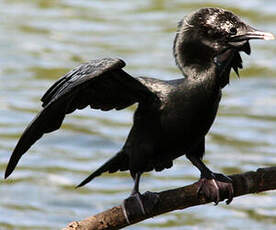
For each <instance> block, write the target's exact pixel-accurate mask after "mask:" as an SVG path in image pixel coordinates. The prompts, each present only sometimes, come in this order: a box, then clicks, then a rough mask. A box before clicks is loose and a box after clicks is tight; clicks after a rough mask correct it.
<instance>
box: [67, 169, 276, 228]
mask: <svg viewBox="0 0 276 230" xmlns="http://www.w3.org/2000/svg"><path fill="white" fill-rule="evenodd" d="M229 177H230V178H231V179H232V180H233V187H234V197H237V196H242V195H245V194H250V193H258V192H262V191H267V190H273V189H276V167H271V168H259V169H258V170H257V171H255V172H254V171H251V172H246V173H243V174H236V175H231V176H229ZM197 188H198V185H197V183H194V184H191V185H188V186H185V187H182V188H177V189H172V190H167V191H163V192H160V193H158V194H159V196H160V201H159V203H158V204H157V205H156V206H155V207H154V210H153V211H152V213H150V214H148V215H138V214H134V216H131V220H132V221H131V224H135V223H137V222H140V221H142V220H145V219H148V218H150V217H153V216H157V215H160V214H162V213H166V212H170V211H173V210H177V209H184V208H188V207H192V206H196V205H201V204H206V203H209V202H210V201H208V200H206V199H205V198H204V197H203V196H202V195H199V196H197ZM220 195H221V201H222V200H224V199H226V198H227V194H226V192H224V191H222V192H221V194H220ZM128 225H130V224H129V223H128V222H127V220H126V218H125V215H124V213H123V209H122V207H121V206H116V207H113V208H111V209H109V210H106V211H104V212H102V213H99V214H97V215H95V216H91V217H88V218H86V219H84V220H81V221H75V222H72V223H70V224H69V225H68V226H67V227H65V228H64V229H63V230H116V229H121V228H123V227H126V226H128Z"/></svg>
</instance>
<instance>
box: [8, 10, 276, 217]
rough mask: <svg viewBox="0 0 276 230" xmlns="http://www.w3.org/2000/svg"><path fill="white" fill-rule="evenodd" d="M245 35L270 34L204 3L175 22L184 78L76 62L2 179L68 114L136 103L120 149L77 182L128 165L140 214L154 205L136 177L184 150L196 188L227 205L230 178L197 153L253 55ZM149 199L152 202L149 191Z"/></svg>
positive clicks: (51, 92) (114, 62) (114, 63)
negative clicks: (232, 78) (224, 194)
mask: <svg viewBox="0 0 276 230" xmlns="http://www.w3.org/2000/svg"><path fill="white" fill-rule="evenodd" d="M250 39H264V40H271V39H274V36H273V35H272V34H271V33H265V32H260V31H258V30H256V29H254V28H252V27H251V26H249V25H247V24H245V23H244V22H243V21H241V20H240V18H239V17H237V16H236V15H234V14H233V13H232V12H230V11H226V10H223V9H219V8H202V9H199V10H197V11H196V12H194V13H192V14H190V15H188V16H187V17H185V18H184V19H183V20H182V21H181V22H180V23H179V26H178V31H177V34H176V38H175V41H174V46H173V53H174V57H175V61H176V64H177V66H178V67H179V69H180V70H181V72H182V74H183V76H184V78H180V79H176V80H166V81H165V80H158V79H154V78H147V77H137V78H134V77H132V76H131V75H129V74H128V73H127V72H125V71H124V70H123V67H124V66H125V63H124V61H122V60H120V59H114V58H103V59H97V60H92V61H89V62H87V63H84V64H81V65H79V66H77V67H76V68H74V69H73V70H71V71H70V72H69V73H67V74H65V75H64V76H63V77H61V78H60V79H59V80H58V81H57V82H55V83H54V84H53V85H52V86H51V87H50V88H49V89H48V91H47V92H46V93H45V94H44V96H43V97H42V99H41V101H42V107H43V109H42V110H41V112H40V113H38V115H37V116H36V117H35V118H34V120H33V121H32V122H31V123H30V124H29V125H28V127H27V128H26V129H25V131H24V133H23V134H22V136H21V138H20V139H19V141H18V143H17V145H16V147H15V149H14V151H13V153H12V155H11V158H10V161H9V163H8V166H7V169H6V172H5V178H7V177H8V176H9V175H10V174H11V173H12V172H13V170H14V169H15V167H16V165H17V163H18V161H19V159H20V158H21V156H22V155H23V154H24V153H25V152H26V151H27V150H28V149H29V148H30V147H31V146H32V145H33V144H34V143H35V142H36V141H37V140H38V139H39V138H41V137H42V135H43V134H45V133H49V132H52V131H54V130H57V129H59V128H60V126H61V124H62V121H63V119H64V117H65V115H66V114H69V113H72V112H73V111H75V110H76V109H83V108H85V107H87V106H90V107H91V108H92V109H101V110H104V111H108V110H111V109H117V110H120V109H124V108H126V107H128V106H130V105H132V104H134V103H138V107H137V109H136V111H135V113H134V120H133V126H132V128H131V130H130V133H129V135H128V137H127V139H126V142H125V144H124V146H123V147H122V149H121V150H120V151H119V152H118V153H117V154H116V155H115V156H113V157H112V158H111V159H109V160H108V161H107V162H106V163H105V164H103V165H102V166H101V167H100V168H98V169H97V170H96V171H94V172H93V173H92V174H91V175H90V176H89V177H87V178H86V179H85V180H84V181H82V182H81V183H80V184H79V186H83V185H85V184H86V183H88V182H90V181H91V180H92V179H93V178H95V177H97V176H100V175H101V174H102V173H104V172H109V173H114V172H116V171H119V170H120V171H123V170H129V171H130V174H131V176H132V178H133V179H134V181H135V183H134V187H133V190H132V193H131V198H132V199H133V198H134V200H136V204H138V207H140V208H141V211H142V212H143V213H145V212H147V210H149V209H150V207H151V204H150V202H149V203H146V202H144V200H145V199H144V197H143V195H141V194H140V193H139V180H140V176H141V174H142V173H144V172H147V171H151V170H156V171H161V170H163V169H166V168H170V167H172V165H173V160H174V159H176V158H178V157H180V156H182V155H186V157H187V158H188V159H189V160H190V161H191V162H192V164H193V165H195V166H196V167H197V168H198V169H199V170H200V172H201V178H200V180H199V190H198V191H199V192H202V193H203V194H204V195H205V196H206V197H207V198H208V199H210V200H212V201H214V202H215V203H218V202H219V201H220V196H219V191H220V189H226V190H227V191H228V192H229V197H228V200H227V203H230V202H231V201H232V198H233V186H232V183H231V179H230V178H229V177H227V176H225V175H223V174H219V173H214V172H212V171H211V170H210V169H209V168H207V166H206V165H205V164H204V163H203V162H202V157H203V155H204V152H205V136H206V134H207V133H208V131H209V129H210V127H211V125H212V123H213V121H214V119H215V117H216V114H217V110H218V106H219V102H220V99H221V91H222V89H223V88H224V87H225V86H226V85H227V84H228V83H229V74H230V71H231V68H233V70H234V71H235V72H236V73H237V74H238V69H239V68H242V59H241V56H240V54H239V52H240V51H244V52H245V53H246V54H248V55H249V54H250V52H251V51H250V45H249V42H248V41H249V40H250ZM147 195H150V193H146V194H145V196H147ZM151 198H153V199H152V200H155V201H156V199H154V194H152V193H151ZM152 203H154V202H153V201H152ZM125 204H126V200H125Z"/></svg>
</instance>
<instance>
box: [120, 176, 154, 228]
mask: <svg viewBox="0 0 276 230" xmlns="http://www.w3.org/2000/svg"><path fill="white" fill-rule="evenodd" d="M131 176H132V178H133V179H134V186H133V189H132V191H131V194H130V196H129V197H128V198H127V199H125V200H124V202H123V211H124V215H125V217H126V219H127V222H129V223H131V220H132V219H133V218H134V217H135V216H140V215H146V214H147V213H150V212H151V211H152V209H153V208H154V206H155V205H156V204H157V203H158V202H159V197H158V195H157V194H156V193H152V192H149V191H148V192H145V193H144V194H141V193H140V192H139V182H140V177H141V173H140V172H136V173H131Z"/></svg>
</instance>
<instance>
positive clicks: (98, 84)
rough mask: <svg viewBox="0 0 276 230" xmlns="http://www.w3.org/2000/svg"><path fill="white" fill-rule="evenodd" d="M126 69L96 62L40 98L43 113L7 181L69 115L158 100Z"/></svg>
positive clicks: (28, 130)
mask: <svg viewBox="0 0 276 230" xmlns="http://www.w3.org/2000/svg"><path fill="white" fill-rule="evenodd" d="M124 66H125V63H124V62H123V61H122V60H120V59H112V58H104V59H98V60H93V61H90V62H88V63H85V64H82V65H80V66H78V67H76V68H74V69H73V70H71V71H70V72H69V73H68V74H66V75H64V76H63V77H62V78H60V79H59V80H58V81H57V82H56V83H54V84H53V85H52V86H51V87H50V88H49V89H48V90H47V92H46V93H45V94H44V96H43V97H42V98H41V101H42V103H43V104H42V106H43V109H42V111H41V112H40V113H38V115H37V116H36V117H35V118H34V120H33V121H32V122H31V123H30V124H29V126H28V127H27V128H26V129H25V131H24V133H23V134H22V136H21V138H20V139H19V141H18V143H17V145H16V147H15V149H14V151H13V153H12V156H11V158H10V160H9V163H8V166H7V169H6V172H5V178H7V177H8V176H9V175H10V174H11V173H12V172H13V170H14V169H15V167H16V165H17V163H18V161H19V160H20V158H21V157H22V155H23V154H24V153H25V152H26V151H27V150H28V149H29V148H30V147H31V146H32V145H33V144H34V143H35V142H36V141H37V140H38V139H39V138H41V137H42V136H43V134H44V133H49V132H53V131H54V130H57V129H59V128H60V126H61V124H62V121H63V119H64V117H65V115H66V114H68V113H72V112H73V111H75V110H76V109H83V108H85V107H87V106H90V107H91V108H93V109H101V110H104V111H106V110H111V109H123V108H126V107H128V106H130V105H132V104H134V103H136V102H139V103H146V101H148V102H149V101H151V100H155V97H156V95H155V94H154V93H152V92H151V91H150V90H149V89H148V88H147V87H146V86H144V85H143V84H142V83H141V82H140V81H138V80H136V79H135V78H133V77H131V76H130V75H129V74H127V73H126V72H125V71H123V70H122V68H123V67H124Z"/></svg>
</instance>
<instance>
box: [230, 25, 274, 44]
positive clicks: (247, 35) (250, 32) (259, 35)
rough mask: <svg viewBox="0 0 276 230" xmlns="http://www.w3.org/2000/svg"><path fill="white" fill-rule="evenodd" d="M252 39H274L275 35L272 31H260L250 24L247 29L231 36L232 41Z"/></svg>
mask: <svg viewBox="0 0 276 230" xmlns="http://www.w3.org/2000/svg"><path fill="white" fill-rule="evenodd" d="M251 39H262V40H274V39H275V37H274V35H273V34H272V33H268V32H262V31H258V30H256V29H254V28H252V27H250V26H247V28H246V31H243V32H241V33H239V34H238V35H236V36H234V37H232V38H230V42H242V41H248V40H251Z"/></svg>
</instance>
